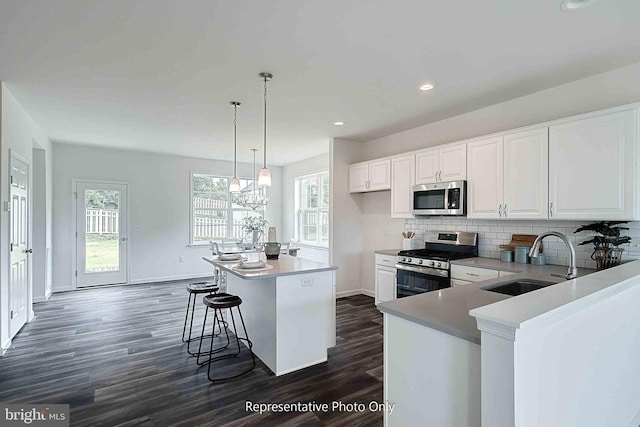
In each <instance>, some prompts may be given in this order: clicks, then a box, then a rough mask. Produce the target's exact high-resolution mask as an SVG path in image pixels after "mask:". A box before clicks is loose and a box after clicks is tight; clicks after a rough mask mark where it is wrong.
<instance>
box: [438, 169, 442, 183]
mask: <svg viewBox="0 0 640 427" xmlns="http://www.w3.org/2000/svg"><path fill="white" fill-rule="evenodd" d="M438 181H442V171H438Z"/></svg>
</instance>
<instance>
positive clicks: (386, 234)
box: [384, 228, 389, 237]
mask: <svg viewBox="0 0 640 427" xmlns="http://www.w3.org/2000/svg"><path fill="white" fill-rule="evenodd" d="M387 236H389V229H388V228H385V229H384V237H387Z"/></svg>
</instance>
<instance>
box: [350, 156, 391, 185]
mask: <svg viewBox="0 0 640 427" xmlns="http://www.w3.org/2000/svg"><path fill="white" fill-rule="evenodd" d="M389 189H391V161H390V160H389V159H384V160H374V161H371V162H366V163H357V164H354V165H350V166H349V192H351V193H364V192H367V191H380V190H389Z"/></svg>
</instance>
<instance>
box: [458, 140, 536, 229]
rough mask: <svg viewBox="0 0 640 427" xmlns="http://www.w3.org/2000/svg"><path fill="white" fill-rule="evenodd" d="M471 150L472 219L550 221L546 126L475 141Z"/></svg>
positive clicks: (469, 199)
mask: <svg viewBox="0 0 640 427" xmlns="http://www.w3.org/2000/svg"><path fill="white" fill-rule="evenodd" d="M468 151H469V162H468V167H469V171H468V178H469V180H468V183H467V186H468V187H467V192H468V193H467V194H468V201H469V206H468V208H467V212H468V216H469V217H471V218H529V219H536V218H538V219H539V218H547V200H548V199H547V195H548V191H547V177H548V131H547V128H546V127H544V128H537V129H531V130H525V131H522V132H515V133H512V134H507V135H504V136H499V137H493V138H487V139H482V140H478V141H473V142H470V143H469V145H468Z"/></svg>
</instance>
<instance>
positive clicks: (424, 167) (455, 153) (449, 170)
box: [416, 144, 467, 184]
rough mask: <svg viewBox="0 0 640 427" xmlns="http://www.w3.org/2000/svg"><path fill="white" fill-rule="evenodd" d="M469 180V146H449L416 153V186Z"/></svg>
mask: <svg viewBox="0 0 640 427" xmlns="http://www.w3.org/2000/svg"><path fill="white" fill-rule="evenodd" d="M466 178H467V146H466V145H465V144H455V145H448V146H444V147H442V148H430V149H428V150H424V151H420V152H418V153H416V184H429V183H433V182H439V181H457V180H464V179H466Z"/></svg>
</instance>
